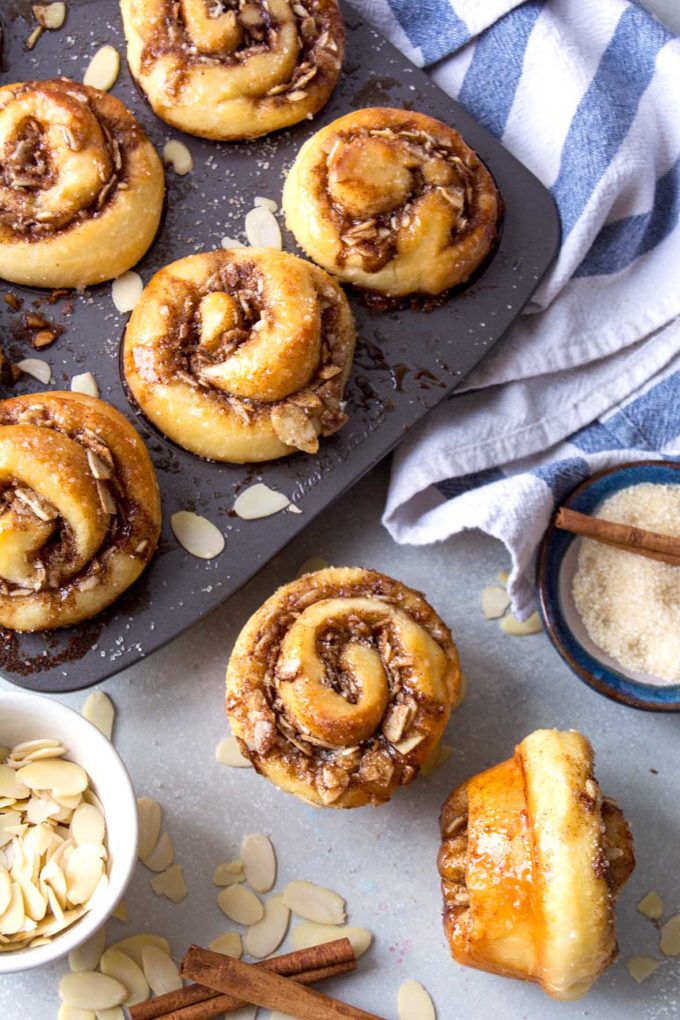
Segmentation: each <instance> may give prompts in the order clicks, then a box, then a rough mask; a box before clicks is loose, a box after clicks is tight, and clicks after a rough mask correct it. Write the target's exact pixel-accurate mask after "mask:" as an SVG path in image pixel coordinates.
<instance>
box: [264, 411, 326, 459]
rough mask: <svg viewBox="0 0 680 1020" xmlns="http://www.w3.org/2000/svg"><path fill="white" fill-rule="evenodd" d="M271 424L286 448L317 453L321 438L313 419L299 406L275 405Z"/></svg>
mask: <svg viewBox="0 0 680 1020" xmlns="http://www.w3.org/2000/svg"><path fill="white" fill-rule="evenodd" d="M271 423H272V428H273V429H274V432H275V433H276V435H277V436H278V438H279V439H280V440H281V442H282V443H285V444H286V446H292V447H294V448H295V449H296V450H302V451H303V452H304V453H316V452H317V451H318V449H319V437H318V435H317V432H316V429H315V428H314V425H313V424H312V420H311V418H310V417H309V416H308V415H307V414H305V412H304V411H303V409H302V408H301V407H298V406H297V404H291V403H284V404H274V406H273V407H272V409H271Z"/></svg>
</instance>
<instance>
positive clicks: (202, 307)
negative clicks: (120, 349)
mask: <svg viewBox="0 0 680 1020" xmlns="http://www.w3.org/2000/svg"><path fill="white" fill-rule="evenodd" d="M354 341H355V334H354V322H353V319H352V313H351V312H350V309H349V305H348V303H347V299H346V298H345V296H344V294H343V293H342V291H341V290H340V288H339V287H338V286H337V284H336V283H335V282H334V281H333V280H332V279H331V278H330V277H329V276H327V274H326V273H324V272H323V271H322V270H321V269H318V268H317V267H316V266H313V265H311V264H310V263H309V262H304V261H303V260H302V259H298V258H296V257H295V256H294V255H286V254H285V253H283V252H279V251H274V250H273V249H269V248H268V249H262V250H259V249H253V248H248V249H236V250H230V251H214V252H209V253H206V254H203V255H190V256H188V258H184V259H180V260H179V261H178V262H173V263H172V264H171V265H169V266H166V267H165V269H162V270H161V271H160V272H159V273H156V275H155V276H154V277H153V279H152V280H151V282H150V283H149V285H148V286H147V287H146V289H145V291H144V293H143V294H142V297H141V299H140V301H139V302H138V303H137V305H136V307H135V310H134V312H133V313H132V316H131V318H130V321H129V323H128V327H127V330H126V333H125V343H124V366H125V378H126V379H127V382H128V384H129V386H130V389H131V391H132V393H133V395H134V397H135V398H136V400H137V402H138V403H139V405H140V407H141V408H142V410H143V411H144V413H145V414H146V415H147V416H148V417H149V419H150V420H151V421H152V422H153V423H154V425H156V426H157V427H158V428H159V429H160V430H161V431H162V432H164V433H165V434H166V435H167V436H169V437H170V438H171V439H173V440H174V441H175V442H176V443H179V445H180V446H183V447H184V448H185V449H187V450H190V451H191V452H192V453H196V454H198V455H199V456H202V457H210V458H212V459H213V460H219V461H230V462H232V463H244V462H254V461H263V460H271V459H272V458H275V457H285V456H286V455H287V454H290V453H294V452H295V451H296V450H304V451H305V452H307V453H315V452H316V451H317V449H318V447H319V440H318V435H319V433H320V434H322V435H325V436H328V435H332V433H334V432H337V430H338V429H339V428H340V427H341V426H342V425H343V424H344V423H345V421H346V420H347V415H346V414H345V413H344V410H343V402H342V393H343V389H344V386H345V383H346V382H347V379H348V377H349V373H350V371H351V367H352V355H353V353H354Z"/></svg>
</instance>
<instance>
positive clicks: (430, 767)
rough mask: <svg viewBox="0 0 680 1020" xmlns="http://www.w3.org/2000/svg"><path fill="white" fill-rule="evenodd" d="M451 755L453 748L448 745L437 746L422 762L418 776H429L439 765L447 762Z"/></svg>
mask: <svg viewBox="0 0 680 1020" xmlns="http://www.w3.org/2000/svg"><path fill="white" fill-rule="evenodd" d="M452 754H453V748H452V747H451V745H450V744H437V746H436V747H435V748H433V749H432V751H430V753H429V755H428V756H427V758H426V759H425V761H424V762H423V765H422V766H421V769H420V774H421V775H423V776H425V777H427V776H431V775H432V773H433V772H436V771H437V769H438V768H439V766H440V765H443V764H444V763H445V762H447V761H448V760H449V758H450V757H451V755H452Z"/></svg>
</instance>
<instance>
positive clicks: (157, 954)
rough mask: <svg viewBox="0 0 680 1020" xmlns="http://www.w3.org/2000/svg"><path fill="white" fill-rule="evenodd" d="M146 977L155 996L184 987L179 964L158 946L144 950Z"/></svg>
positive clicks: (146, 947) (143, 959) (143, 961)
mask: <svg viewBox="0 0 680 1020" xmlns="http://www.w3.org/2000/svg"><path fill="white" fill-rule="evenodd" d="M142 964H143V966H144V976H145V978H146V980H147V981H148V983H149V987H150V988H151V991H152V992H153V994H154V995H165V994H166V992H176V991H178V990H179V989H180V988H181V987H182V979H181V977H180V976H179V970H178V969H177V964H176V963H175V961H174V960H173V959H172V958H171V957H170V955H169V954H168V953H164V952H163V950H162V949H158V947H157V946H145V947H144V949H143V950H142Z"/></svg>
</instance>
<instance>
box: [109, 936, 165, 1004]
mask: <svg viewBox="0 0 680 1020" xmlns="http://www.w3.org/2000/svg"><path fill="white" fill-rule="evenodd" d="M152 949H153V947H150V946H147V948H146V949H145V950H144V952H150V951H151V950H152ZM155 951H156V952H160V950H155ZM142 958H143V954H142ZM99 966H100V968H101V971H102V973H103V974H107V975H108V976H109V977H112V978H115V979H116V981H120V983H121V985H123V986H124V987H125V989H126V991H127V995H126V997H125V999H124V1000H123V1002H124V1005H126V1006H136V1005H137V1003H139V1002H145V1000H146V999H148V998H149V985H148V984H147V979H146V977H145V976H144V974H143V973H142V970H141V968H140V967H138V966H137V964H136V963H135V961H134V960H133V959H132V958H131V957H129V956H128V955H127V953H124V952H122V950H120V949H107V950H106V952H105V953H104V954H103V956H102V958H101V963H100V964H99Z"/></svg>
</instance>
